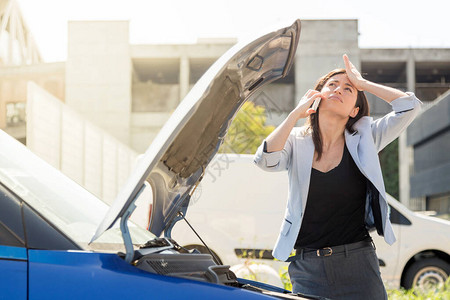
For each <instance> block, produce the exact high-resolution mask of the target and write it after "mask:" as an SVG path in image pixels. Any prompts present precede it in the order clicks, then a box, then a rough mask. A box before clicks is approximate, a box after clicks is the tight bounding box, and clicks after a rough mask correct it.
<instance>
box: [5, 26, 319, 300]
mask: <svg viewBox="0 0 450 300" xmlns="http://www.w3.org/2000/svg"><path fill="white" fill-rule="evenodd" d="M299 35H300V21H299V20H297V21H295V22H294V23H293V24H292V25H290V26H287V27H282V28H280V27H278V28H276V29H275V30H273V31H268V33H265V34H264V35H261V36H257V37H256V38H255V39H251V40H250V41H249V42H246V41H243V42H241V43H239V44H237V45H236V46H235V47H233V48H232V49H230V50H229V51H228V52H227V53H225V54H224V55H223V56H222V57H221V58H220V59H219V60H218V61H217V62H216V63H214V64H213V66H212V67H211V68H210V69H209V70H208V71H207V72H206V73H205V75H204V76H203V77H202V78H201V79H200V80H199V81H198V82H197V84H196V85H195V86H194V87H193V89H192V90H191V91H190V92H189V94H188V95H187V96H186V98H185V99H184V100H183V101H182V102H181V103H180V105H179V106H178V108H177V109H176V110H175V112H174V113H173V114H172V116H171V117H170V119H169V120H168V121H167V123H166V124H165V125H164V127H163V128H162V129H161V131H160V133H159V134H158V135H157V137H156V138H155V140H154V141H153V143H152V144H151V145H150V146H149V148H148V149H147V151H146V152H145V154H144V155H143V157H142V158H141V159H140V161H139V162H138V164H137V165H136V167H135V168H134V170H133V172H132V174H131V175H130V177H129V179H128V181H127V182H126V184H125V186H124V187H123V188H122V189H121V192H120V193H119V194H118V195H117V198H116V199H115V201H114V203H113V204H112V205H111V206H108V205H107V204H105V203H104V202H102V201H101V200H100V199H98V198H97V197H95V196H94V195H92V194H91V193H89V192H87V191H86V190H85V189H83V188H82V187H80V186H79V185H78V184H76V183H75V182H74V181H72V180H70V179H69V178H68V177H66V176H65V175H63V174H62V173H61V172H59V171H57V170H56V169H54V168H53V167H51V166H50V165H49V164H47V163H45V162H44V161H43V160H42V159H40V158H39V157H37V156H36V155H34V154H33V153H31V151H29V150H28V149H27V148H26V147H25V146H24V145H22V144H21V143H19V142H18V141H16V140H14V139H13V138H12V137H10V136H9V135H7V134H6V133H5V132H3V131H0V165H1V168H0V206H1V209H0V269H1V272H0V298H2V299H15V300H20V299H107V298H108V299H274V298H278V299H292V298H295V299H320V298H319V297H314V296H307V295H294V294H292V293H290V292H289V291H286V290H284V289H280V288H277V287H273V286H269V285H265V284H261V283H258V282H255V281H249V280H245V279H240V278H236V276H235V274H234V273H233V272H232V271H231V270H230V269H229V266H227V265H222V264H220V262H219V261H218V260H217V259H215V258H214V257H213V256H211V255H210V254H202V253H200V252H199V251H197V250H189V249H186V248H183V247H181V246H180V245H179V244H178V243H177V242H176V241H175V240H174V239H172V238H171V232H172V229H173V228H174V225H175V224H176V223H177V221H179V220H181V219H183V218H184V217H185V216H186V215H187V207H188V206H189V203H190V199H191V196H192V194H193V193H194V191H195V188H196V187H197V186H198V184H199V182H200V180H201V179H202V178H203V175H204V172H205V169H206V167H207V165H208V163H209V162H210V161H211V159H212V158H213V156H214V155H215V153H216V152H217V149H218V148H219V146H220V145H221V144H222V142H223V137H224V135H225V134H226V132H227V129H228V126H229V125H230V123H231V121H232V119H233V117H234V115H235V114H236V112H237V110H238V109H239V108H240V107H241V105H242V104H243V103H244V102H245V101H246V100H247V99H248V97H249V96H251V95H252V94H253V93H254V92H255V91H257V90H258V89H259V88H260V87H261V86H263V85H264V84H267V83H270V82H272V81H274V80H276V79H278V78H281V77H283V76H285V75H286V74H287V72H288V71H289V68H290V67H291V65H292V63H293V58H294V56H295V52H296V49H297V44H298V40H299ZM149 189H150V190H151V195H152V197H153V203H152V206H151V210H150V211H149V210H147V214H146V215H147V216H148V215H150V222H149V227H148V231H147V230H145V229H142V228H140V227H138V226H136V225H134V224H133V223H132V222H129V218H130V215H132V213H133V211H134V209H135V207H136V204H135V202H136V199H138V196H139V195H140V194H141V193H143V192H144V191H145V190H147V192H148V190H149ZM175 228H176V227H175ZM160 236H161V237H160Z"/></svg>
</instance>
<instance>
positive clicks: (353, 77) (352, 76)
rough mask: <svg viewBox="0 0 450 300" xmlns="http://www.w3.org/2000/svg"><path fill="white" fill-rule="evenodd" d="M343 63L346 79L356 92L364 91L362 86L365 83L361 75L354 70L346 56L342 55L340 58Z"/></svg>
mask: <svg viewBox="0 0 450 300" xmlns="http://www.w3.org/2000/svg"><path fill="white" fill-rule="evenodd" d="M342 58H343V59H344V63H345V71H346V73H347V76H348V79H349V80H350V81H351V83H352V84H353V85H354V86H355V88H356V89H358V91H363V90H364V84H365V83H366V82H367V80H365V79H364V78H363V77H362V76H361V73H359V71H358V70H357V69H356V68H355V66H354V65H353V64H352V62H351V61H350V60H349V59H348V56H347V54H344V56H343V57H342Z"/></svg>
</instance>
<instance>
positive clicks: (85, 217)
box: [0, 131, 154, 251]
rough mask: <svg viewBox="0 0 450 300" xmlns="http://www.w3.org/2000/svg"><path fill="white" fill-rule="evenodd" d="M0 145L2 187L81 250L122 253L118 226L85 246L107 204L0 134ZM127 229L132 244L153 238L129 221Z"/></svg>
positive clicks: (105, 210) (102, 215) (6, 136)
mask: <svg viewBox="0 0 450 300" xmlns="http://www.w3.org/2000/svg"><path fill="white" fill-rule="evenodd" d="M0 145H1V146H0V165H1V166H2V167H1V168H0V182H1V183H2V184H3V185H5V186H6V187H7V188H8V189H10V190H11V191H12V192H13V193H15V194H16V195H17V196H18V197H20V198H21V199H23V200H24V201H25V202H26V203H28V204H29V205H30V206H31V207H33V208H34V209H35V210H36V211H38V212H39V213H40V214H41V215H42V216H44V217H45V218H46V219H47V220H48V221H50V222H51V223H52V224H53V225H54V226H56V227H57V228H58V229H59V230H61V231H62V232H63V233H65V234H66V235H67V236H69V237H70V238H71V239H72V240H73V241H74V242H76V243H77V244H78V245H80V246H81V247H83V248H84V249H87V250H107V251H119V250H123V248H122V247H123V240H122V236H121V232H120V229H119V228H118V226H115V227H113V228H111V229H110V230H108V231H107V232H105V234H103V235H102V236H101V237H100V238H99V239H98V240H97V241H95V242H94V243H92V244H91V245H88V243H89V241H90V239H91V238H92V236H93V235H94V233H95V230H96V229H97V226H98V225H99V224H100V222H101V221H102V219H103V217H104V216H105V214H106V212H107V211H108V209H109V206H108V204H106V203H105V202H103V201H101V200H100V199H99V198H97V197H96V196H94V195H93V194H91V193H90V192H88V191H87V190H85V189H84V188H83V187H81V186H80V185H78V184H77V183H75V182H74V181H73V180H71V179H70V178H68V177H67V176H65V175H64V174H62V173H61V172H60V171H58V170H56V169H55V168H53V167H52V166H50V165H49V164H47V163H46V162H44V161H43V160H42V159H40V158H39V157H37V156H36V155H35V154H34V153H32V152H31V151H30V150H29V149H27V148H26V147H25V146H24V145H22V144H21V143H19V142H18V141H16V140H15V139H13V138H12V137H10V136H9V135H7V134H6V133H5V132H3V131H0ZM129 227H130V233H131V236H132V239H133V243H134V244H144V243H145V242H147V241H148V240H151V239H153V238H154V235H152V234H151V233H150V232H148V231H146V230H144V229H142V228H140V227H137V226H136V225H134V224H133V223H131V222H129Z"/></svg>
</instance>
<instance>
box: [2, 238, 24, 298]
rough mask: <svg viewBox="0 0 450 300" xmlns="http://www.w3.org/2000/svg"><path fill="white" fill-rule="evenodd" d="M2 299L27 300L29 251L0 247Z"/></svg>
mask: <svg viewBox="0 0 450 300" xmlns="http://www.w3.org/2000/svg"><path fill="white" fill-rule="evenodd" d="M0 270H1V271H0V299H17V300H21V299H27V249H26V248H20V247H9V246H0Z"/></svg>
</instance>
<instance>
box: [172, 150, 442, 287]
mask: <svg viewBox="0 0 450 300" xmlns="http://www.w3.org/2000/svg"><path fill="white" fill-rule="evenodd" d="M287 193H288V177H287V172H263V171H261V170H260V169H259V168H258V167H256V166H255V165H254V163H253V155H245V154H218V155H217V156H216V157H215V158H214V160H213V161H212V162H211V163H210V165H209V169H208V170H207V176H206V177H205V179H204V180H203V181H202V183H201V185H200V186H199V188H198V191H197V194H195V195H194V196H193V198H194V199H193V200H192V201H191V205H190V207H189V218H188V220H189V222H190V223H191V224H192V226H193V227H194V228H196V230H198V232H199V233H200V235H201V236H202V238H203V240H204V241H205V243H206V244H207V245H208V246H209V248H210V250H211V251H213V252H214V253H215V254H216V255H217V257H218V258H219V259H220V260H221V261H223V262H224V263H226V264H230V265H237V267H235V268H234V270H236V272H237V270H240V271H241V273H242V274H248V275H251V276H253V278H254V277H255V276H256V278H258V276H257V273H258V272H260V273H261V275H260V278H261V279H265V280H267V281H268V282H270V283H272V284H277V283H278V285H280V284H281V281H280V279H279V277H278V276H277V275H278V273H279V271H280V270H283V267H286V266H287V263H284V262H279V261H274V260H273V257H272V255H271V252H272V247H273V245H274V244H275V241H276V239H277V236H278V233H279V227H280V223H281V221H282V220H283V216H284V210H285V207H286V201H287ZM387 200H388V204H389V206H390V209H391V215H390V219H391V222H392V225H393V229H394V232H395V235H396V237H397V242H396V243H394V244H393V245H392V246H389V245H388V244H386V243H385V242H384V240H383V238H382V237H380V236H378V234H377V233H376V232H371V233H370V234H371V236H372V238H373V240H374V243H375V245H376V252H377V255H378V258H379V262H380V270H381V275H382V278H383V281H384V282H385V284H386V286H387V287H388V288H395V289H397V288H400V287H403V288H407V289H409V288H411V287H413V286H418V287H420V288H424V289H430V288H434V287H436V286H437V285H439V284H443V283H444V282H445V281H446V279H447V278H448V277H449V274H450V222H449V221H446V220H442V219H438V218H434V217H428V216H425V215H421V214H418V213H415V212H412V211H410V210H409V209H407V208H406V207H405V206H404V205H402V204H401V203H400V202H398V201H397V200H395V199H394V198H393V197H391V196H390V195H388V199H387ZM173 236H174V237H176V238H177V240H178V242H180V243H182V244H183V245H185V246H187V247H188V248H190V247H191V248H196V247H197V248H199V249H204V251H206V248H205V247H204V246H203V245H202V244H201V243H199V240H198V239H197V238H196V237H195V236H194V235H193V234H191V233H190V232H189V230H188V228H186V227H185V226H184V227H182V226H179V227H178V228H177V229H176V230H175V231H174V233H173ZM249 261H251V262H254V263H250V264H249ZM261 264H264V265H266V266H270V267H271V268H267V267H262V266H261ZM284 270H286V269H284ZM237 273H238V274H239V272H237ZM255 274H256V275H255ZM251 276H250V277H251Z"/></svg>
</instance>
